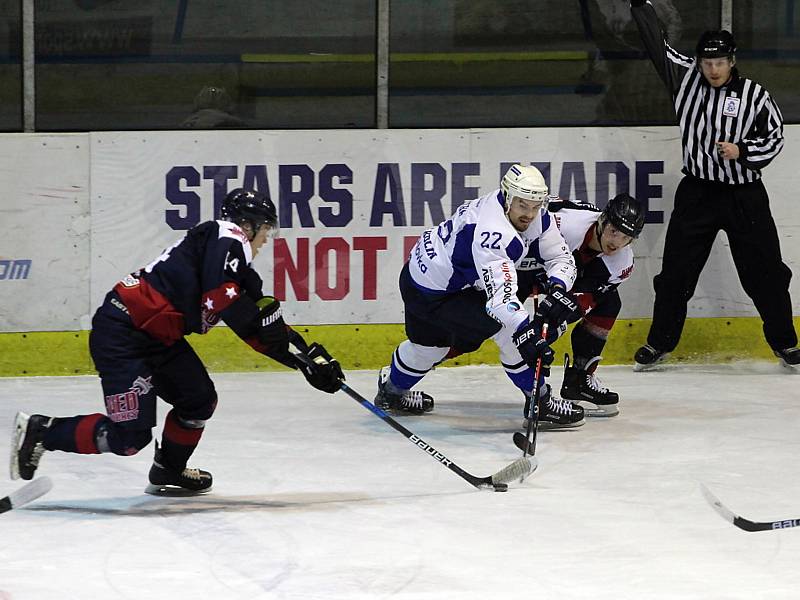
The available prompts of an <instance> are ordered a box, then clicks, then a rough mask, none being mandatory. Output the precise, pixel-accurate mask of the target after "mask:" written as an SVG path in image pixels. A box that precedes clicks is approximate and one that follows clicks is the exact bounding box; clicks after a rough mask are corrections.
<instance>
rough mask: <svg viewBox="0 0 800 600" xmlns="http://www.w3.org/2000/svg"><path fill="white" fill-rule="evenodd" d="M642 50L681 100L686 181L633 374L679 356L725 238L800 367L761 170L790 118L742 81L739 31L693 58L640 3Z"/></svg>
mask: <svg viewBox="0 0 800 600" xmlns="http://www.w3.org/2000/svg"><path fill="white" fill-rule="evenodd" d="M631 13H632V14H633V19H634V21H635V22H636V25H637V26H638V28H639V33H640V35H641V38H642V42H643V43H644V46H645V48H646V50H647V53H648V55H649V56H650V59H651V60H652V61H653V64H654V65H655V68H656V71H657V72H658V74H659V76H660V77H661V79H662V80H663V81H664V83H665V84H666V86H667V90H668V91H669V93H670V95H671V96H672V101H673V105H674V107H675V114H676V115H677V117H678V124H679V125H680V129H681V145H682V147H683V169H682V171H683V174H684V177H683V179H682V180H681V182H680V184H679V185H678V189H677V190H676V192H675V206H674V208H673V210H672V216H671V217H670V220H669V225H668V227H667V236H666V239H665V242H664V258H663V262H662V265H661V273H659V274H658V275H656V277H655V278H654V279H653V286H654V288H655V304H654V306H653V323H652V325H651V326H650V332H649V334H648V336H647V344H646V345H644V346H642V347H641V348H639V349H638V350H637V351H636V355H635V357H634V360H635V361H636V364H635V366H634V369H635V370H637V371H640V370H645V369H647V368H649V367H652V366H654V365H656V364H658V363H660V362H661V361H663V360H664V359H665V358H666V357H667V356H668V355H669V353H670V352H671V351H672V350H674V349H675V347H676V346H677V345H678V341H679V340H680V336H681V332H682V331H683V325H684V322H685V321H686V306H687V303H688V301H689V299H690V298H691V297H692V296H693V295H694V291H695V287H696V286H697V280H698V279H699V277H700V272H701V271H702V270H703V267H704V266H705V264H706V261H707V260H708V255H709V253H710V252H711V247H712V245H713V243H714V239H715V238H716V235H717V233H718V232H719V230H720V229H721V230H723V231H724V232H725V233H726V235H727V236H728V241H729V243H730V249H731V255H732V257H733V262H734V264H735V265H736V271H737V272H738V274H739V280H740V281H741V283H742V287H743V288H744V290H745V292H746V293H747V295H748V296H749V297H750V298H751V299H752V300H753V304H754V305H755V307H756V310H757V311H758V314H759V315H760V316H761V319H762V321H763V322H764V336H765V337H766V340H767V343H768V344H769V345H770V347H771V348H772V350H773V352H775V355H776V356H777V357H778V358H779V359H780V360H781V361H782V362H783V363H784V364H787V365H797V364H800V350H798V348H797V347H796V346H797V334H796V333H795V330H794V324H793V322H792V302H791V298H790V297H789V280H790V279H791V277H792V273H791V271H790V270H789V267H787V266H786V265H785V264H784V263H783V260H782V259H781V250H780V243H779V241H778V233H777V230H776V228H775V221H774V220H773V219H772V214H771V213H770V210H769V197H768V196H767V191H766V190H765V189H764V184H763V183H762V182H761V170H762V169H763V168H764V167H766V166H767V165H768V164H769V163H770V162H771V161H772V159H773V158H775V157H776V156H777V155H778V153H780V151H781V149H782V148H783V117H782V116H781V112H780V110H779V109H778V106H777V105H776V104H775V102H774V101H773V100H772V98H771V96H770V94H769V92H768V91H767V90H766V89H765V88H764V87H762V86H761V85H759V84H758V83H756V82H754V81H752V80H750V79H747V78H745V77H741V76H740V75H739V72H738V70H737V69H736V66H735V65H736V57H735V53H736V43H735V42H734V39H733V36H732V35H731V34H730V32H728V31H725V30H722V31H706V32H705V33H704V34H703V35H702V36H701V37H700V40H699V41H698V42H697V47H696V50H695V56H694V57H688V56H684V55H683V54H681V53H679V52H677V51H676V50H675V49H673V48H672V47H670V46H669V44H667V42H666V41H665V39H664V33H663V32H662V30H661V28H660V25H659V22H658V18H657V16H656V12H655V10H654V9H653V5H652V4H651V3H650V2H649V1H647V2H645V1H644V0H631Z"/></svg>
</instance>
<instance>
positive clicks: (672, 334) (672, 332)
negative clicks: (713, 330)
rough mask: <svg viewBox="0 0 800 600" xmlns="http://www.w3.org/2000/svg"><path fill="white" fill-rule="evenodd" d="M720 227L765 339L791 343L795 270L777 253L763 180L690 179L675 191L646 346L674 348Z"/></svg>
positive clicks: (793, 339)
mask: <svg viewBox="0 0 800 600" xmlns="http://www.w3.org/2000/svg"><path fill="white" fill-rule="evenodd" d="M720 230H722V231H724V232H725V233H726V234H727V236H728V242H729V244H730V249H731V256H732V258H733V262H734V265H735V266H736V271H737V273H738V274H739V281H740V282H741V284H742V287H743V288H744V291H745V292H746V293H747V295H748V296H749V297H750V298H751V299H752V300H753V303H754V305H755V307H756V310H757V311H758V314H759V315H760V316H761V319H762V321H763V322H764V337H765V338H766V340H767V343H768V344H769V345H770V347H772V348H773V349H775V350H777V349H783V348H790V347H793V346H796V345H797V334H796V333H795V329H794V324H793V322H792V303H791V299H790V297H789V281H790V279H791V277H792V273H791V271H790V270H789V267H787V266H786V265H785V264H784V263H783V260H782V258H781V250H780V244H779V241H778V233H777V230H776V228H775V221H774V220H773V218H772V214H771V213H770V210H769V198H768V196H767V192H766V190H765V189H764V184H763V183H762V182H761V181H757V182H754V183H748V184H742V185H725V184H721V183H715V182H709V181H703V180H700V179H696V178H694V177H689V176H686V177H684V178H683V180H682V181H681V182H680V184H679V185H678V189H677V191H676V192H675V208H674V210H673V211H672V216H671V217H670V221H669V225H668V227H667V236H666V240H665V243H664V259H663V263H662V266H661V273H659V274H658V275H656V277H655V278H654V279H653V286H654V288H655V304H654V306H653V324H652V326H651V327H650V333H649V335H648V336H647V343H648V344H650V345H651V346H653V347H654V348H657V349H659V350H662V351H666V352H670V351H672V350H674V349H675V347H676V346H677V344H678V341H679V340H680V337H681V332H682V331H683V325H684V322H685V321H686V309H687V304H688V302H689V299H690V298H691V297H692V296H693V295H694V292H695V288H696V286H697V281H698V279H699V277H700V272H701V271H702V270H703V267H704V266H705V264H706V261H707V260H708V256H709V253H710V252H711V247H712V245H713V243H714V239H715V237H716V235H717V233H718V232H719V231H720Z"/></svg>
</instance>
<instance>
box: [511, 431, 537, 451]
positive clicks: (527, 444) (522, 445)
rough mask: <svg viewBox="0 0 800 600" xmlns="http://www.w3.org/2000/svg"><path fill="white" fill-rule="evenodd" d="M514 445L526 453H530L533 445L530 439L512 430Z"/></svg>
mask: <svg viewBox="0 0 800 600" xmlns="http://www.w3.org/2000/svg"><path fill="white" fill-rule="evenodd" d="M514 445H515V446H516V447H517V448H519V449H520V450H522V451H523V452H525V453H526V454H530V452H531V450H532V448H533V445H532V444H531V439H530V438H529V437H528V436H527V435H525V434H524V433H522V432H519V431H515V432H514Z"/></svg>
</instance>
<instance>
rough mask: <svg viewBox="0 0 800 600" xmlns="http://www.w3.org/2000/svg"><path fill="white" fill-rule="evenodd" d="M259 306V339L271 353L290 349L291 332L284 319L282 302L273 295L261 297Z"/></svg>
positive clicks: (279, 352) (257, 303) (283, 352)
mask: <svg viewBox="0 0 800 600" xmlns="http://www.w3.org/2000/svg"><path fill="white" fill-rule="evenodd" d="M256 305H257V306H258V318H257V326H258V331H257V335H258V340H259V341H260V342H261V343H262V344H264V345H265V346H267V347H268V348H269V350H270V351H269V353H270V354H273V353H274V354H285V353H287V352H288V351H289V332H288V330H287V328H286V323H285V322H284V321H283V311H282V310H281V303H280V302H278V300H277V299H276V298H274V297H272V296H264V297H263V298H260V299H259V300H258V301H257V302H256Z"/></svg>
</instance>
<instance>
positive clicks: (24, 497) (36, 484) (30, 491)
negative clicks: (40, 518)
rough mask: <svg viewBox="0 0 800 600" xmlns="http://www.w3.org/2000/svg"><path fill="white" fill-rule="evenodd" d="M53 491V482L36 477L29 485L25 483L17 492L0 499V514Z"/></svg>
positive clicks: (47, 478)
mask: <svg viewBox="0 0 800 600" xmlns="http://www.w3.org/2000/svg"><path fill="white" fill-rule="evenodd" d="M51 489H53V482H52V480H51V479H50V478H49V477H38V478H37V479H34V480H33V481H31V482H30V483H26V484H25V485H23V486H22V487H21V488H19V489H18V490H15V491H13V492H11V493H10V494H9V495H8V496H5V497H4V498H0V513H4V512H8V511H9V510H12V509H15V508H19V507H20V506H24V505H26V504H28V503H29V502H33V501H34V500H36V499H37V498H41V497H42V496H44V495H45V494H46V493H47V492H49V491H50V490H51Z"/></svg>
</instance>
